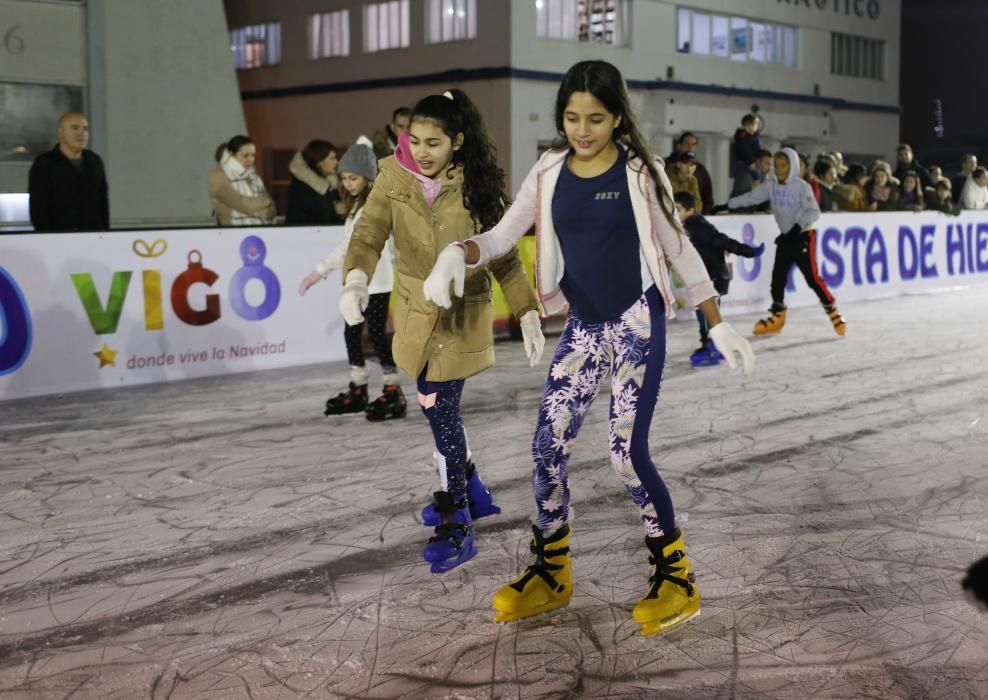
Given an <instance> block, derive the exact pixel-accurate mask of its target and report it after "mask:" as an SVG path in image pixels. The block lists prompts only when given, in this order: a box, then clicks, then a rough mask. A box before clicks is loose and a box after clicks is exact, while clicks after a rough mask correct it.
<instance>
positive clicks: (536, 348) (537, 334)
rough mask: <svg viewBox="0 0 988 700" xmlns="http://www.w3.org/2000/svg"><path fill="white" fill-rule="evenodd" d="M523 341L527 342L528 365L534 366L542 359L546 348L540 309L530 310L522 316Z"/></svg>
mask: <svg viewBox="0 0 988 700" xmlns="http://www.w3.org/2000/svg"><path fill="white" fill-rule="evenodd" d="M520 323H521V341H522V343H524V344H525V354H526V355H528V366H529V367H534V366H535V365H537V364H538V363H539V360H541V359H542V350H543V349H544V348H545V336H544V335H542V322H541V321H539V312H538V311H529V312H528V313H526V314H525V315H524V316H522V317H521V322H520Z"/></svg>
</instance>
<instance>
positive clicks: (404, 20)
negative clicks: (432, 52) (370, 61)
mask: <svg viewBox="0 0 988 700" xmlns="http://www.w3.org/2000/svg"><path fill="white" fill-rule="evenodd" d="M410 44H411V41H410V37H409V30H408V0H391V2H375V3H372V4H370V5H365V6H364V51H366V52H367V53H373V52H375V51H387V50H388V49H402V48H406V47H408V46H409V45H410Z"/></svg>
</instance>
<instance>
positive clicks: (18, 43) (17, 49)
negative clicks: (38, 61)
mask: <svg viewBox="0 0 988 700" xmlns="http://www.w3.org/2000/svg"><path fill="white" fill-rule="evenodd" d="M20 28H21V25H19V24H15V25H14V26H13V27H11V28H10V29H8V30H7V33H6V34H4V35H3V47H4V48H5V49H7V53H12V54H18V53H24V40H23V39H22V38H21V37H20V36H18V34H17V30H18V29H20Z"/></svg>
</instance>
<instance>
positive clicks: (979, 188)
mask: <svg viewBox="0 0 988 700" xmlns="http://www.w3.org/2000/svg"><path fill="white" fill-rule="evenodd" d="M961 209H988V170H985V168H984V167H983V166H979V167H977V168H975V169H974V172H973V173H971V177H969V178H968V179H967V183H965V185H964V191H963V192H962V193H961Z"/></svg>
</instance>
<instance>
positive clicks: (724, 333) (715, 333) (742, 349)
mask: <svg viewBox="0 0 988 700" xmlns="http://www.w3.org/2000/svg"><path fill="white" fill-rule="evenodd" d="M710 339H711V340H712V341H714V345H716V346H717V349H718V350H719V351H720V354H721V355H723V356H724V359H726V360H727V365H728V367H730V368H731V369H737V368H738V360H737V358H735V357H734V353H737V354H738V357H739V358H740V359H741V372H742V373H744V375H745V376H748V375H749V374H751V370H753V369H754V368H755V353H754V351H753V350H752V349H751V345H750V344H749V343H748V341H747V340H745V339H744V338H742V337H741V336H740V335H738V332H737V331H736V330H734V329H733V328H731V325H730V324H729V323H727V322H726V321H721V322H720V323H718V324H717V325H716V326H714V327H713V328H711V329H710Z"/></svg>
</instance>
